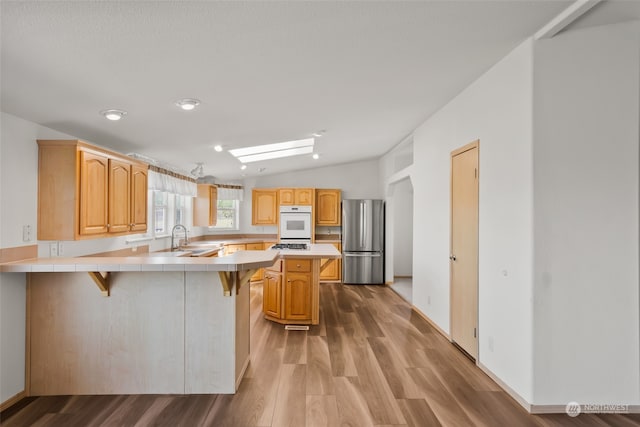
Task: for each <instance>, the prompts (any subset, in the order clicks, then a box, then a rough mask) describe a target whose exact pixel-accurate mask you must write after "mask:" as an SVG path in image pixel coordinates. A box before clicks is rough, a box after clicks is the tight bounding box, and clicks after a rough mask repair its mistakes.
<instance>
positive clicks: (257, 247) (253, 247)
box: [247, 243, 264, 251]
mask: <svg viewBox="0 0 640 427" xmlns="http://www.w3.org/2000/svg"><path fill="white" fill-rule="evenodd" d="M263 246H264V245H263V244H262V243H247V250H248V251H261V250H262V247H263Z"/></svg>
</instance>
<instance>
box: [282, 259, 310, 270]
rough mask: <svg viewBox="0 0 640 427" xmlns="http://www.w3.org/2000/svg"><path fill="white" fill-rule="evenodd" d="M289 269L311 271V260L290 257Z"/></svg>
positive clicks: (288, 261)
mask: <svg viewBox="0 0 640 427" xmlns="http://www.w3.org/2000/svg"><path fill="white" fill-rule="evenodd" d="M287 271H297V272H301V273H309V272H311V260H310V259H289V260H287Z"/></svg>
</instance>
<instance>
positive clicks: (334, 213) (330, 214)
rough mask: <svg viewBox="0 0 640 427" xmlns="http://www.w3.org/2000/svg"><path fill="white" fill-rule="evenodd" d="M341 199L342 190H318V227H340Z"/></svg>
mask: <svg viewBox="0 0 640 427" xmlns="http://www.w3.org/2000/svg"><path fill="white" fill-rule="evenodd" d="M340 198H341V192H340V190H325V189H318V190H316V225H324V226H331V225H334V226H339V225H340V223H341V215H340Z"/></svg>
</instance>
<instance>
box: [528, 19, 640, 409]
mask: <svg viewBox="0 0 640 427" xmlns="http://www.w3.org/2000/svg"><path fill="white" fill-rule="evenodd" d="M639 34H640V25H639V24H638V22H634V23H628V24H622V25H609V26H603V27H595V28H588V29H583V30H575V31H567V32H563V33H561V34H559V35H558V36H556V37H554V38H553V39H550V40H543V41H540V42H539V43H537V44H536V49H535V74H534V76H535V78H534V86H535V88H536V92H535V104H534V105H535V108H534V122H535V130H534V135H535V143H534V155H535V157H534V160H535V162H534V165H535V167H534V176H535V236H536V239H535V287H534V289H535V311H534V316H535V325H534V329H535V342H534V349H535V356H534V358H535V373H536V376H535V384H534V385H535V394H534V403H536V404H539V405H545V404H561V403H566V402H569V401H576V402H579V403H594V404H597V403H620V404H625V403H634V404H638V403H639V402H640V389H639V388H640V372H639V366H638V364H639V363H640V362H639V360H640V355H639V348H640V342H639V334H640V331H639V322H640V317H639V312H638V310H639V307H638V305H639V302H638V301H639V295H638V257H639V252H638V216H639V212H638V190H639V187H638V178H639V173H638V155H639V150H638V140H639V133H638V128H639V120H638V119H639V117H640V108H639V93H640V86H639V81H638V79H639V76H640V63H639V58H638V52H639V50H640V42H639V39H640V36H639Z"/></svg>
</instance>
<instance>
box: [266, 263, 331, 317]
mask: <svg viewBox="0 0 640 427" xmlns="http://www.w3.org/2000/svg"><path fill="white" fill-rule="evenodd" d="M318 262H319V260H318V259H309V258H307V259H299V258H287V259H281V260H278V261H276V263H275V264H274V265H273V266H271V267H267V268H265V273H264V281H263V283H262V286H263V288H262V289H263V300H262V301H263V311H264V314H265V318H267V319H269V320H273V321H275V322H278V323H282V324H303V325H309V324H312V325H317V324H318V321H319V302H318V272H319V268H318V266H319V263H318Z"/></svg>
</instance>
